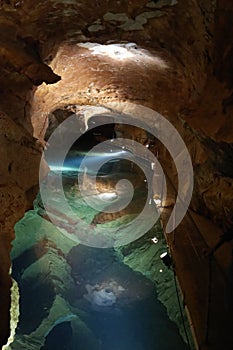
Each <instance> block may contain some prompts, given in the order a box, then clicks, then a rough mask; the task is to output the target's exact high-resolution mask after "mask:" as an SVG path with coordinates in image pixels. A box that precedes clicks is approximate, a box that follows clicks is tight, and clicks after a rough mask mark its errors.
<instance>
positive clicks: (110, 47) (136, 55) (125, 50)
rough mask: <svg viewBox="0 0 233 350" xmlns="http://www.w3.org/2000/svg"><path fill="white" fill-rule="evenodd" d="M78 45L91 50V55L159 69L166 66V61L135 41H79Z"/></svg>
mask: <svg viewBox="0 0 233 350" xmlns="http://www.w3.org/2000/svg"><path fill="white" fill-rule="evenodd" d="M78 46H79V47H83V48H85V49H88V50H90V51H92V55H97V56H107V57H109V58H112V59H114V60H118V61H123V60H132V61H134V62H136V63H139V64H141V63H143V64H151V65H156V66H158V67H159V68H160V69H166V68H168V65H167V63H166V62H165V61H164V60H163V59H162V58H160V57H158V56H157V55H156V54H155V53H151V52H150V51H148V50H146V49H143V48H141V47H138V46H137V44H135V43H115V44H106V45H102V44H97V43H90V42H87V43H80V44H78Z"/></svg>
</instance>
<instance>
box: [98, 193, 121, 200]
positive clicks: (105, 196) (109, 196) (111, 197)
mask: <svg viewBox="0 0 233 350" xmlns="http://www.w3.org/2000/svg"><path fill="white" fill-rule="evenodd" d="M97 197H98V198H99V199H103V200H114V199H116V198H117V197H118V195H117V193H116V192H104V193H100V194H98V195H97Z"/></svg>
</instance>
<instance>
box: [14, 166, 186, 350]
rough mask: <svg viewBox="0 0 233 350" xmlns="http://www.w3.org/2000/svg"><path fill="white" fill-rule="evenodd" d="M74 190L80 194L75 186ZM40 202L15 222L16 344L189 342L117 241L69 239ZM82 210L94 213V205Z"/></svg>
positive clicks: (177, 346) (120, 346)
mask: <svg viewBox="0 0 233 350" xmlns="http://www.w3.org/2000/svg"><path fill="white" fill-rule="evenodd" d="M107 170H108V168H106V171H107ZM103 175H104V174H103ZM67 178H69V181H70V179H71V180H72V176H70V177H66V183H67ZM69 181H68V184H69V183H70V184H72V181H71V182H69ZM71 187H72V186H71ZM71 187H70V188H71ZM67 188H68V189H69V185H68V187H67ZM68 192H69V190H68ZM68 197H69V200H71V201H72V199H73V200H74V201H75V196H74V195H73V194H72V193H71V192H69V193H68ZM38 203H39V200H38V201H37V202H36V203H35V209H34V211H31V212H29V213H28V214H26V216H25V217H24V218H23V219H22V220H21V221H20V222H19V223H18V224H17V225H16V228H15V230H16V239H15V241H14V243H13V250H12V260H13V268H12V269H13V273H12V275H13V277H14V278H15V280H16V281H17V282H18V285H19V289H20V295H21V298H20V320H19V323H18V327H17V331H16V338H15V341H14V343H13V344H12V350H22V349H27V348H28V349H43V350H171V349H173V350H185V349H187V347H186V345H185V343H184V341H183V340H182V338H181V336H180V334H179V330H178V327H177V326H176V325H175V323H173V322H172V321H171V320H170V319H169V317H168V315H167V312H166V309H165V307H164V306H163V305H162V303H161V302H160V301H159V300H158V296H157V292H156V287H155V283H153V281H151V279H149V278H147V277H145V276H144V275H143V274H142V273H140V272H136V271H134V270H133V269H131V268H130V267H129V266H127V265H126V264H124V262H123V260H122V257H121V254H119V251H115V250H114V249H113V248H109V249H100V248H99V249H98V248H92V247H87V246H84V245H81V244H77V242H74V241H72V240H69V239H68V238H67V236H64V235H63V234H62V233H61V232H60V231H59V230H57V229H56V228H55V227H54V225H53V224H52V223H51V222H49V220H48V218H47V217H46V212H45V211H44V210H43V205H41V203H40V205H39V204H38ZM71 204H72V203H71ZM74 206H75V205H74ZM80 210H81V211H82V217H83V216H85V215H86V218H88V217H89V216H90V209H88V207H87V206H86V205H84V204H83V206H82V208H81V209H80ZM64 221H65V219H64ZM106 230H107V228H106ZM155 234H156V232H155ZM144 242H145V241H143V240H142V245H143V244H144ZM137 249H138V246H137ZM131 250H132V249H131ZM131 256H132V253H131ZM138 257H139V256H138V255H135V259H138ZM177 307H178V305H177V300H176V296H174V308H177Z"/></svg>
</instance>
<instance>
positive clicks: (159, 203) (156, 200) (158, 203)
mask: <svg viewBox="0 0 233 350" xmlns="http://www.w3.org/2000/svg"><path fill="white" fill-rule="evenodd" d="M154 202H155V204H156V205H157V206H158V207H160V206H161V204H162V201H161V199H158V198H156V199H155V198H154Z"/></svg>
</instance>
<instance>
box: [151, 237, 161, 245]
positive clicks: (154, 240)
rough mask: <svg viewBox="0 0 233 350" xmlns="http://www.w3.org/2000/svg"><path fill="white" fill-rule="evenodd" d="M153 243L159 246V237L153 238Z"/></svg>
mask: <svg viewBox="0 0 233 350" xmlns="http://www.w3.org/2000/svg"><path fill="white" fill-rule="evenodd" d="M151 241H152V242H153V243H154V244H157V243H158V241H159V240H158V238H157V237H153V238H152V239H151Z"/></svg>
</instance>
